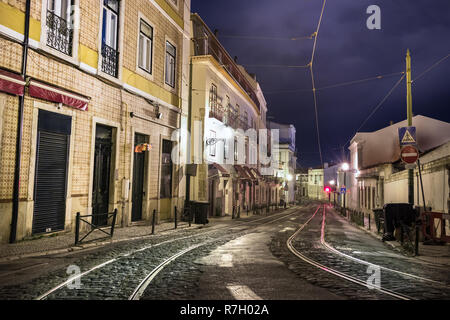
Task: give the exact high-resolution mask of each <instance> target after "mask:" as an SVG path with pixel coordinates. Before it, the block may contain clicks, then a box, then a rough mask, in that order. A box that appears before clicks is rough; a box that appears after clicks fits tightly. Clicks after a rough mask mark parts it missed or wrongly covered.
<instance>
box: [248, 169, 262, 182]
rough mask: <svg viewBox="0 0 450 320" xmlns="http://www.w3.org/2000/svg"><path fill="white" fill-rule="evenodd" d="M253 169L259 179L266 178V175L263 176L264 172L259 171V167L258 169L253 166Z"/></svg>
mask: <svg viewBox="0 0 450 320" xmlns="http://www.w3.org/2000/svg"><path fill="white" fill-rule="evenodd" d="M251 170H252V172H253V174H254V176H255V177H256V178H258V179H263V178H264V177H263V176H262V174H261V173H260V172H259V170H258V169H256V168H251Z"/></svg>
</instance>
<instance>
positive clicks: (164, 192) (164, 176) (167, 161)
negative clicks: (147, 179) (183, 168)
mask: <svg viewBox="0 0 450 320" xmlns="http://www.w3.org/2000/svg"><path fill="white" fill-rule="evenodd" d="M171 153H172V141H169V140H163V141H162V155H161V188H160V197H161V199H166V198H170V197H172V159H171Z"/></svg>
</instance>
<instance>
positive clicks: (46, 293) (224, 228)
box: [35, 210, 298, 300]
mask: <svg viewBox="0 0 450 320" xmlns="http://www.w3.org/2000/svg"><path fill="white" fill-rule="evenodd" d="M297 211H298V210H296V211H294V212H292V213H288V214H286V215H283V213H284V212H279V213H276V214H274V215H271V216H266V217H262V218H258V219H255V220H251V221H241V222H239V223H237V224H233V225H231V226H225V227H219V228H216V229H213V230H209V231H206V232H202V233H201V234H194V235H190V236H185V237H179V238H176V239H170V240H166V241H163V242H160V243H157V244H152V245H148V246H145V247H143V248H140V249H136V250H132V251H130V252H128V253H126V254H122V255H119V256H118V257H116V258H113V259H110V260H107V261H105V262H102V263H100V264H98V265H96V266H94V267H92V268H90V269H89V270H87V271H85V272H82V273H80V274H78V275H74V276H72V277H70V278H69V279H68V280H66V281H64V282H62V283H60V284H59V285H57V286H56V287H54V288H52V289H50V290H48V291H47V292H45V293H43V294H41V295H39V296H38V297H37V298H35V300H43V299H45V298H47V297H48V296H49V295H51V294H52V293H54V292H56V291H58V290H60V289H62V288H63V287H65V286H66V285H68V284H70V283H72V282H73V281H75V280H77V279H79V278H82V277H84V276H85V275H87V274H89V273H91V272H93V271H95V270H97V269H101V268H103V267H105V266H107V265H109V264H111V263H113V262H116V261H118V260H120V259H122V258H124V257H129V256H131V255H133V254H135V253H138V252H142V251H145V250H149V249H152V248H156V247H159V246H162V245H165V244H169V243H173V242H176V241H179V240H186V239H191V238H194V237H198V236H202V235H206V234H208V233H211V232H216V231H221V230H226V229H232V228H235V227H237V226H242V225H246V224H249V223H255V222H258V221H261V220H267V219H270V218H273V217H277V216H279V215H283V216H282V217H281V218H279V219H275V220H272V221H273V222H275V221H278V220H280V219H282V218H285V217H288V216H291V215H293V214H294V213H297Z"/></svg>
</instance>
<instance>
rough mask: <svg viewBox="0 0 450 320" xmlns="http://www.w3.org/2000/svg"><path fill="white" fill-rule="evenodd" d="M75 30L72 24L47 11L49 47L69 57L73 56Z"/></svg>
mask: <svg viewBox="0 0 450 320" xmlns="http://www.w3.org/2000/svg"><path fill="white" fill-rule="evenodd" d="M72 40H73V30H72V29H71V28H70V22H68V21H66V20H64V19H63V18H61V17H59V16H57V15H56V14H55V13H53V12H52V11H47V45H48V46H49V47H51V48H53V49H55V50H58V51H59V52H62V53H64V54H66V55H68V56H72Z"/></svg>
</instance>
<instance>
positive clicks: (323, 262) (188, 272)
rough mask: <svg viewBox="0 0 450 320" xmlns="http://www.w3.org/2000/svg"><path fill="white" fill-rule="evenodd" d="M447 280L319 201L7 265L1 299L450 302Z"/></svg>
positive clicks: (442, 271) (0, 271)
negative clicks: (349, 221)
mask: <svg viewBox="0 0 450 320" xmlns="http://www.w3.org/2000/svg"><path fill="white" fill-rule="evenodd" d="M324 210H325V212H326V214H325V215H324ZM314 213H315V215H314ZM300 227H302V229H301V231H300V232H298V233H296V231H297V230H298V229H299V228H300ZM294 233H295V236H293V235H294ZM291 237H292V239H291V240H292V241H291V242H290V243H291V245H292V248H289V247H288V240H289V239H290V238H291ZM292 249H293V250H295V251H297V252H299V253H301V255H304V256H305V257H307V259H300V258H299V256H298V255H295V254H294V253H293V251H292ZM308 259H310V260H311V261H315V263H316V264H318V265H320V266H326V267H327V268H328V269H330V270H335V271H336V273H335V274H333V273H330V272H329V270H328V271H327V270H324V269H325V268H320V267H318V266H317V265H313V264H311V263H309V262H308ZM374 268H375V269H376V268H378V269H377V270H378V271H379V272H378V273H376V272H375V271H377V270H375V269H374ZM80 273H81V274H80ZM339 274H341V276H339ZM342 274H343V275H347V276H348V277H349V278H353V279H355V281H349V280H348V279H343V277H342ZM374 275H376V276H378V278H379V285H380V287H379V288H373V287H371V288H369V287H367V285H365V283H366V282H367V281H368V280H370V279H371V280H370V281H372V282H370V283H372V284H377V282H376V280H377V279H378V278H374V277H373V276H374ZM71 277H72V278H71ZM449 284H450V277H449V275H448V272H446V268H445V266H442V265H438V264H430V263H428V262H423V261H420V260H418V259H416V258H412V257H407V256H404V255H402V254H401V253H398V252H395V251H393V250H392V248H390V247H388V246H387V245H386V244H384V243H382V242H381V241H379V240H378V239H376V238H374V237H372V236H371V235H369V234H367V233H366V232H364V231H362V230H360V229H359V228H357V227H355V226H352V225H350V224H349V223H348V222H347V221H346V220H345V219H344V218H342V217H341V216H340V215H339V214H337V213H336V212H334V211H333V210H332V209H331V208H328V207H326V208H325V209H324V206H319V204H314V203H313V204H310V205H306V206H303V207H294V208H290V209H288V210H286V211H283V212H278V213H275V214H270V215H268V216H252V217H248V218H244V219H240V220H233V221H226V222H225V223H218V224H213V225H209V226H206V227H202V228H195V229H194V228H192V229H183V230H179V231H177V232H176V233H170V234H161V235H158V236H154V237H151V238H145V239H139V240H135V241H124V242H120V243H113V244H109V245H106V246H104V247H101V248H90V249H86V250H83V251H78V252H77V251H74V252H67V253H61V254H55V255H49V256H44V257H31V258H26V259H20V260H16V261H9V262H3V263H0V299H36V298H43V299H52V300H53V299H77V300H78V299H80V300H105V299H124V300H125V299H130V298H140V299H144V300H161V299H165V300H166V299H167V300H183V299H189V300H234V299H237V300H299V299H301V300H311V299H314V300H318V299H321V300H323V299H326V300H339V299H376V300H378V299H402V298H411V299H450V286H449ZM380 288H381V289H384V291H383V290H380ZM396 294H398V295H396Z"/></svg>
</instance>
